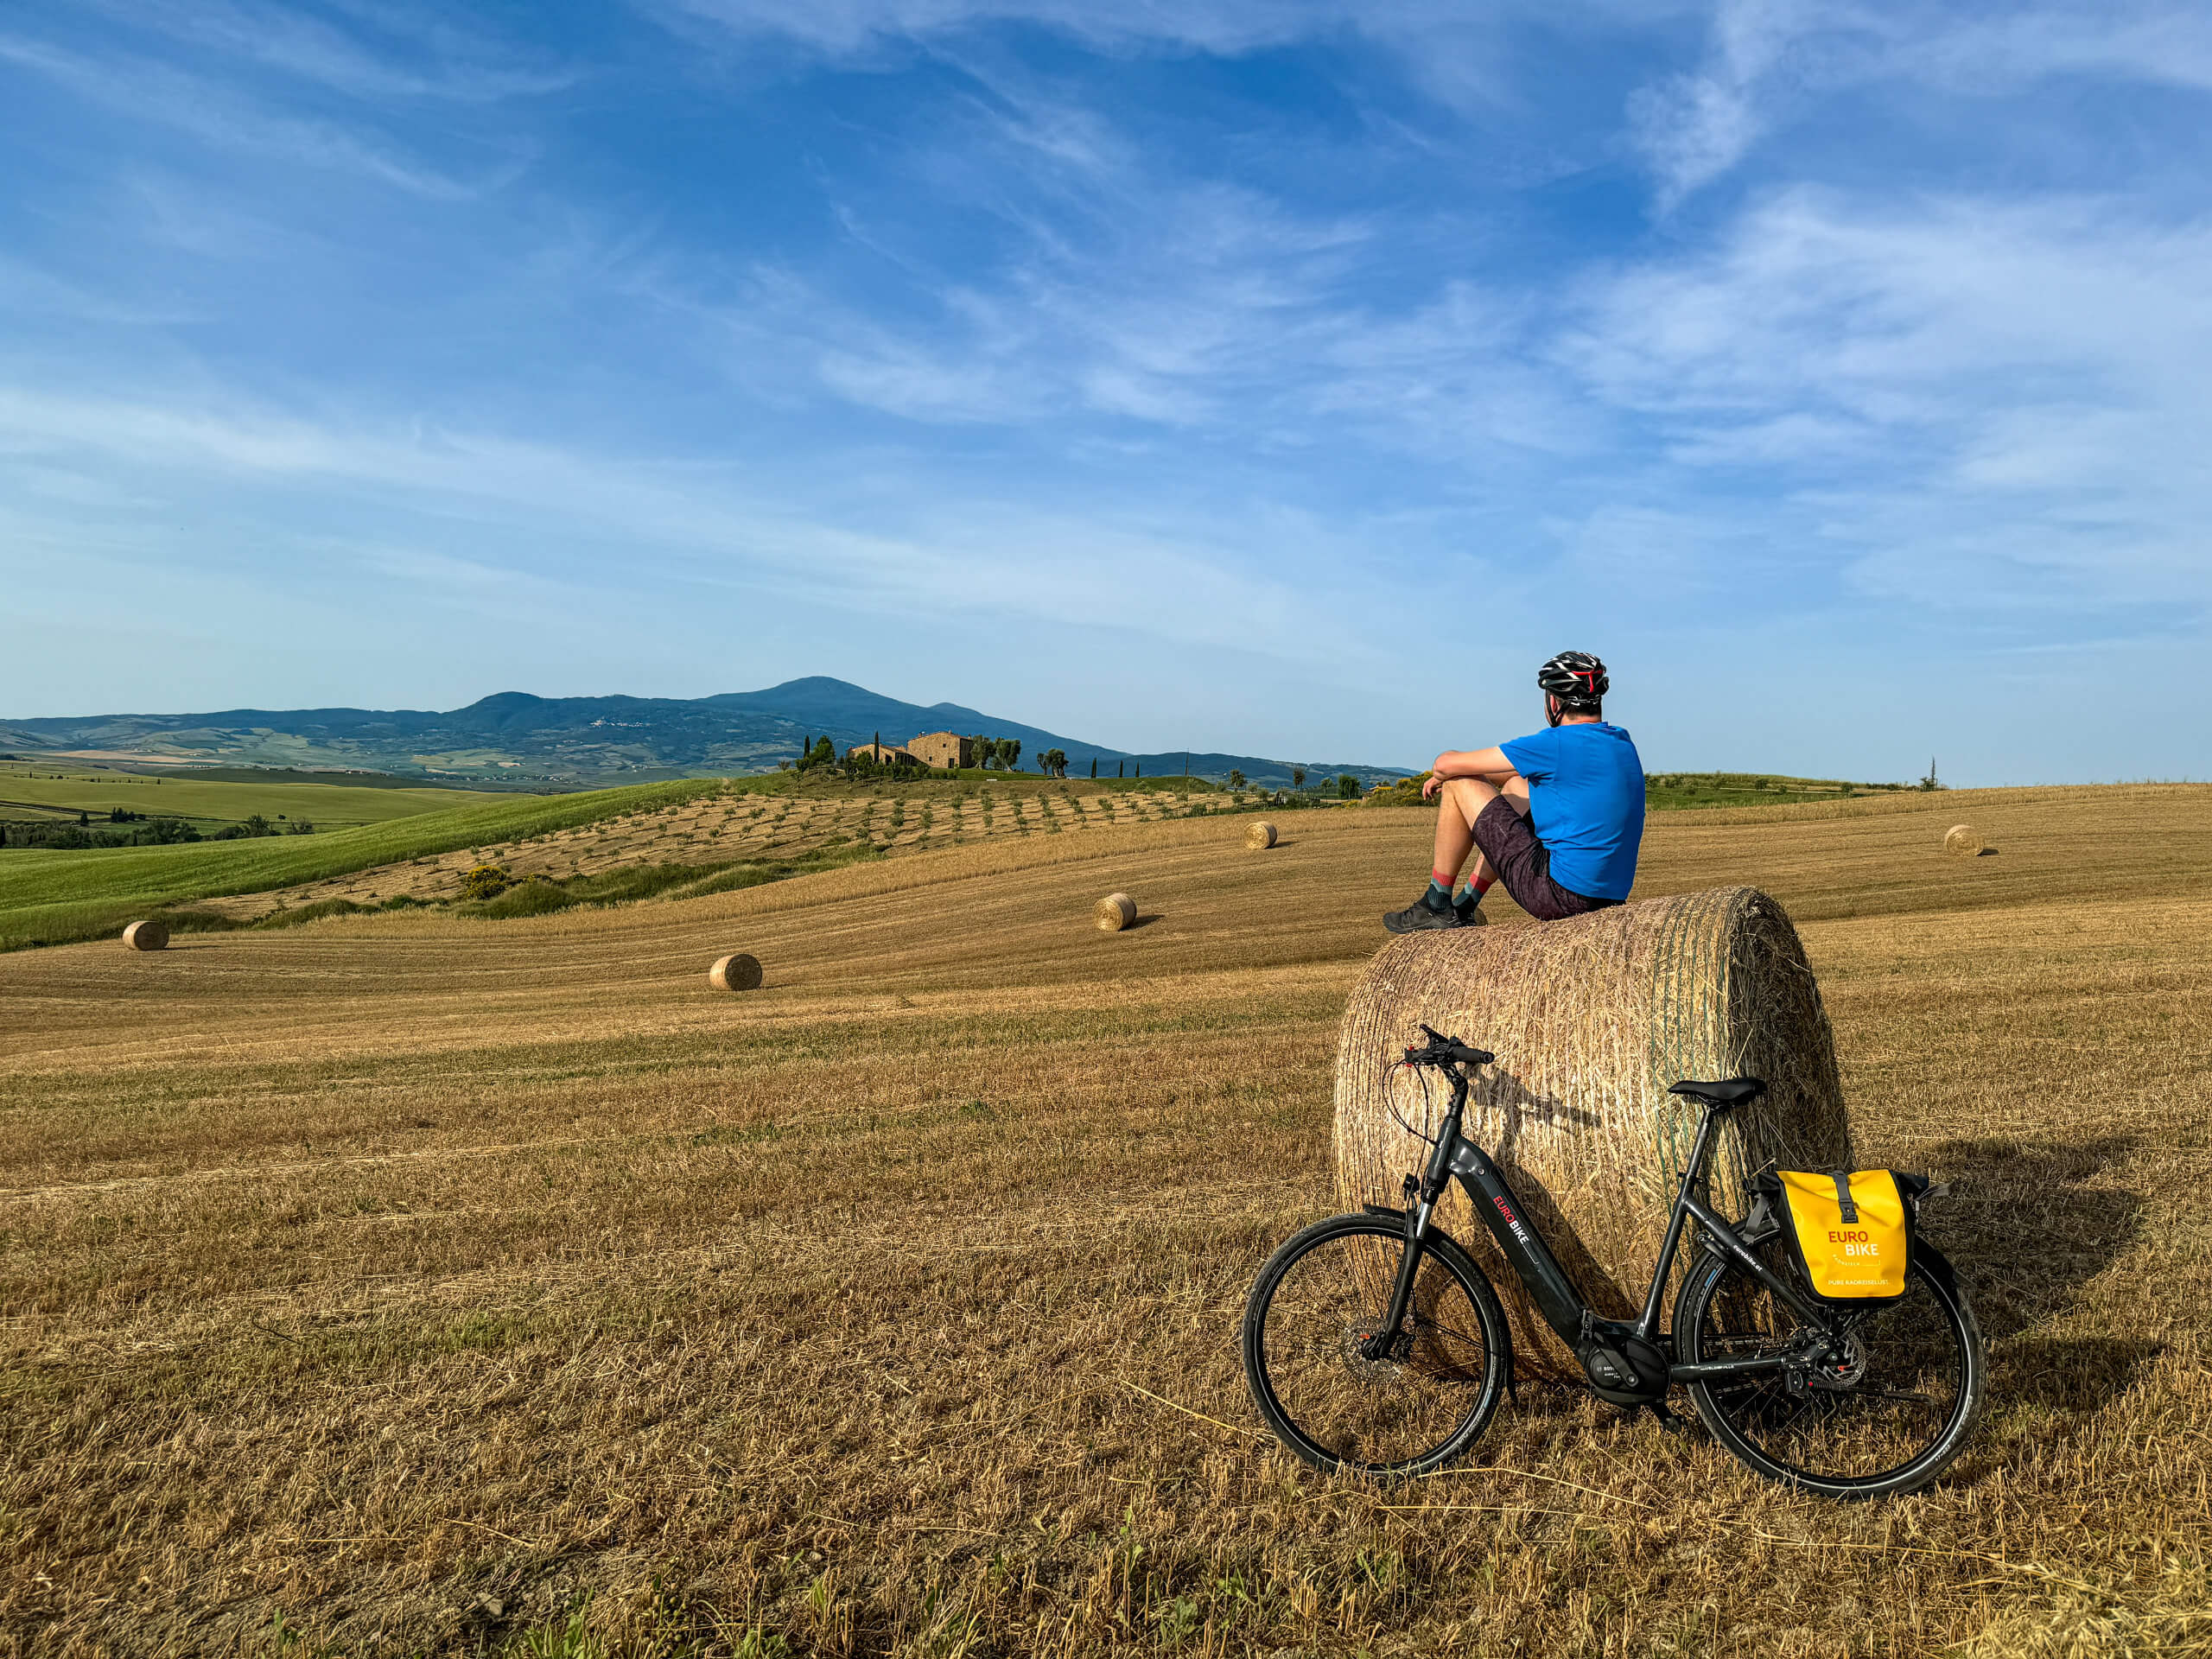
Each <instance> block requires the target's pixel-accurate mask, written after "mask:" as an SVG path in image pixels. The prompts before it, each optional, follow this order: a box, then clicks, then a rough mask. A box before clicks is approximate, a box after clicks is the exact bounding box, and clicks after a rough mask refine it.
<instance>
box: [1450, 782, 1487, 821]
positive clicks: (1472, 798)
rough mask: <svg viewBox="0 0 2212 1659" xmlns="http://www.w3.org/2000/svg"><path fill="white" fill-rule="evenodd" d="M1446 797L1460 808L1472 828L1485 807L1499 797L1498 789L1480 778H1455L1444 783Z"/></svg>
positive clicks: (1461, 815) (1462, 815)
mask: <svg viewBox="0 0 2212 1659" xmlns="http://www.w3.org/2000/svg"><path fill="white" fill-rule="evenodd" d="M1444 798H1445V799H1446V800H1448V801H1450V802H1451V803H1452V805H1453V806H1455V807H1457V808H1459V816H1460V817H1463V818H1465V820H1466V821H1467V827H1468V828H1469V829H1472V828H1474V823H1475V820H1476V819H1477V818H1478V817H1481V816H1482V813H1483V809H1484V807H1486V806H1488V805H1489V804H1491V802H1492V801H1494V800H1496V799H1497V786H1496V785H1491V784H1487V783H1484V781H1483V780H1482V779H1479V778H1454V779H1452V780H1451V781H1450V782H1449V783H1447V784H1446V785H1444Z"/></svg>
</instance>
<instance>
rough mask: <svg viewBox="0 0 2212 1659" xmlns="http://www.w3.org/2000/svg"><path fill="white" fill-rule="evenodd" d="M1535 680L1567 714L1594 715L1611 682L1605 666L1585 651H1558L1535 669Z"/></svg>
mask: <svg viewBox="0 0 2212 1659" xmlns="http://www.w3.org/2000/svg"><path fill="white" fill-rule="evenodd" d="M1536 683H1537V684H1538V685H1540V686H1541V687H1543V689H1544V690H1546V691H1548V692H1549V693H1550V694H1551V695H1552V696H1555V697H1557V698H1558V699H1559V706H1560V708H1561V709H1564V710H1565V711H1566V712H1567V713H1568V714H1570V715H1587V714H1594V713H1596V712H1597V710H1598V706H1599V702H1600V700H1601V699H1603V697H1604V696H1605V691H1606V689H1607V688H1608V687H1610V686H1611V684H1612V681H1611V678H1610V677H1607V675H1606V673H1605V664H1603V663H1601V662H1599V660H1598V659H1597V658H1595V657H1592V655H1591V654H1590V653H1589V652H1586V651H1562V652H1560V654H1559V655H1558V656H1556V657H1554V658H1552V659H1551V661H1549V662H1548V663H1546V664H1544V665H1543V666H1542V667H1541V668H1540V669H1538V670H1537V671H1536Z"/></svg>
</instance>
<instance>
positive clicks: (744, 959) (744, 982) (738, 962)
mask: <svg viewBox="0 0 2212 1659" xmlns="http://www.w3.org/2000/svg"><path fill="white" fill-rule="evenodd" d="M707 983H708V984H709V985H711V986H713V987H714V988H715V989H716V990H718V991H757V990H759V989H760V957H750V956H747V955H746V953H745V952H744V951H742V950H740V951H738V952H737V953H736V954H735V955H734V956H728V957H723V958H722V959H721V961H720V962H717V963H715V965H714V966H713V967H711V968H709V969H707Z"/></svg>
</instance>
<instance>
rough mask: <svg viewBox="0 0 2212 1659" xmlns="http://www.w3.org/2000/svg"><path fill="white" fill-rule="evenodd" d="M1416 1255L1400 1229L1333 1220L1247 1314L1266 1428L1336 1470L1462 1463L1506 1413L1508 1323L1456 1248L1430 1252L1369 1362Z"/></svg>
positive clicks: (1297, 1246)
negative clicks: (1392, 1329) (1409, 1257)
mask: <svg viewBox="0 0 2212 1659" xmlns="http://www.w3.org/2000/svg"><path fill="white" fill-rule="evenodd" d="M1405 1250H1406V1238H1405V1229H1404V1226H1403V1224H1402V1223H1400V1222H1397V1221H1394V1220H1392V1219H1390V1218H1389V1217H1382V1216H1365V1215H1359V1216H1332V1217H1329V1218H1328V1219H1327V1220H1326V1221H1319V1222H1316V1223H1314V1224H1313V1225H1312V1226H1311V1227H1308V1228H1306V1230H1304V1231H1302V1232H1300V1233H1299V1234H1297V1235H1296V1236H1294V1237H1292V1238H1291V1239H1289V1240H1288V1241H1287V1242H1286V1243H1284V1245H1283V1246H1282V1248H1281V1249H1279V1250H1277V1251H1276V1252H1275V1253H1274V1255H1272V1256H1270V1257H1269V1258H1268V1264H1267V1266H1265V1267H1264V1268H1261V1269H1260V1276H1259V1278H1258V1280H1257V1281H1255V1283H1254V1284H1253V1286H1252V1294H1251V1297H1250V1299H1249V1301H1248V1302H1247V1303H1246V1305H1245V1309H1244V1375H1245V1377H1246V1379H1247V1380H1248V1381H1249V1383H1251V1386H1252V1397H1253V1399H1254V1401H1255V1402H1256V1403H1257V1404H1258V1406H1259V1408H1260V1414H1261V1415H1262V1417H1264V1418H1266V1419H1267V1421H1268V1427H1270V1428H1272V1429H1274V1432H1275V1433H1277V1434H1278V1435H1279V1436H1281V1439H1282V1442H1283V1444H1284V1445H1286V1446H1288V1447H1290V1449H1291V1450H1292V1451H1294V1452H1297V1453H1298V1455H1299V1456H1300V1457H1301V1458H1304V1459H1306V1461H1307V1462H1308V1463H1311V1464H1313V1465H1316V1466H1318V1467H1320V1468H1324V1469H1338V1468H1349V1469H1357V1470H1360V1471H1363V1472H1366V1473H1369V1474H1376V1475H1416V1474H1424V1473H1426V1472H1427V1471H1429V1470H1432V1469H1435V1468H1438V1467H1440V1466H1441V1465H1444V1464H1446V1463H1447V1462H1449V1461H1450V1460H1451V1459H1453V1458H1455V1457H1457V1456H1459V1454H1460V1453H1461V1452H1464V1451H1465V1449H1466V1448H1467V1447H1468V1446H1470V1445H1471V1444H1473V1442H1474V1440H1475V1437H1476V1436H1478V1434H1480V1433H1482V1432H1483V1429H1484V1427H1486V1426H1487V1425H1488V1423H1489V1422H1490V1420H1491V1414H1492V1413H1493V1412H1495V1411H1496V1410H1497V1399H1498V1395H1499V1394H1500V1393H1501V1392H1503V1389H1504V1387H1505V1378H1506V1373H1507V1370H1508V1368H1509V1367H1510V1363H1511V1349H1510V1346H1509V1342H1510V1338H1508V1337H1507V1334H1506V1329H1505V1313H1504V1310H1503V1308H1501V1307H1500V1306H1498V1301H1497V1292H1495V1291H1494V1290H1492V1289H1491V1285H1490V1281H1489V1280H1488V1279H1486V1278H1484V1276H1483V1273H1482V1269H1481V1268H1478V1267H1477V1266H1476V1265H1475V1264H1474V1262H1472V1261H1471V1260H1470V1259H1469V1258H1468V1256H1467V1254H1466V1252H1465V1251H1464V1250H1462V1249H1460V1248H1459V1246H1458V1245H1457V1244H1455V1243H1452V1240H1451V1239H1449V1238H1447V1237H1446V1236H1444V1235H1442V1234H1440V1233H1432V1234H1431V1235H1430V1236H1429V1238H1428V1241H1427V1243H1425V1244H1424V1245H1423V1246H1422V1256H1421V1269H1420V1272H1419V1274H1418V1275H1417V1276H1416V1278H1415V1279H1414V1294H1413V1300H1412V1304H1411V1306H1410V1307H1409V1308H1408V1312H1407V1315H1406V1319H1405V1322H1404V1324H1403V1325H1401V1326H1400V1327H1399V1330H1398V1332H1397V1335H1396V1337H1395V1339H1394V1340H1393V1341H1392V1342H1390V1343H1389V1344H1387V1345H1386V1346H1385V1347H1384V1349H1383V1352H1382V1353H1381V1354H1379V1355H1376V1356H1375V1357H1370V1351H1371V1350H1372V1348H1373V1347H1374V1344H1373V1342H1372V1338H1373V1335H1374V1333H1375V1332H1376V1330H1377V1328H1378V1327H1379V1325H1381V1322H1382V1319H1383V1314H1384V1313H1387V1312H1388V1311H1389V1301H1390V1291H1391V1287H1392V1286H1393V1285H1394V1284H1395V1281H1396V1277H1397V1272H1398V1264H1399V1262H1401V1261H1402V1259H1403V1257H1404V1255H1405Z"/></svg>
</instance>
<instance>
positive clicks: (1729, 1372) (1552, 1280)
mask: <svg viewBox="0 0 2212 1659" xmlns="http://www.w3.org/2000/svg"><path fill="white" fill-rule="evenodd" d="M1446 1075H1448V1076H1449V1077H1450V1078H1451V1081H1452V1104H1451V1106H1450V1108H1449V1109H1447V1110H1446V1113H1445V1117H1444V1128H1443V1131H1442V1133H1441V1134H1440V1135H1438V1136H1437V1137H1436V1141H1435V1144H1434V1146H1433V1149H1432V1150H1431V1152H1430V1154H1429V1159H1428V1166H1427V1169H1426V1170H1425V1171H1424V1172H1423V1173H1422V1175H1421V1185H1420V1191H1419V1195H1418V1196H1419V1198H1420V1203H1419V1204H1418V1205H1416V1206H1415V1207H1414V1209H1412V1210H1411V1211H1408V1212H1406V1217H1405V1221H1406V1245H1407V1249H1406V1252H1405V1255H1403V1256H1402V1258H1401V1259H1400V1262H1399V1264H1398V1276H1397V1281H1396V1282H1395V1284H1394V1285H1393V1286H1392V1287H1391V1292H1390V1306H1389V1310H1388V1314H1387V1317H1386V1318H1385V1319H1384V1320H1383V1325H1382V1328H1381V1330H1380V1331H1378V1332H1376V1334H1375V1336H1374V1337H1373V1338H1370V1343H1371V1344H1372V1345H1373V1346H1374V1347H1375V1349H1376V1352H1375V1354H1374V1355H1373V1356H1371V1357H1378V1358H1379V1357H1382V1354H1383V1350H1384V1349H1385V1348H1386V1347H1387V1345H1388V1344H1389V1343H1390V1342H1391V1341H1393V1340H1394V1339H1395V1334H1396V1332H1397V1330H1398V1327H1399V1325H1401V1324H1402V1323H1403V1321H1404V1319H1405V1317H1406V1310H1407V1308H1408V1306H1410V1305H1411V1302H1412V1300H1413V1288H1414V1277H1415V1275H1416V1274H1418V1273H1419V1271H1420V1268H1421V1255H1422V1253H1423V1248H1424V1246H1425V1245H1426V1243H1427V1239H1428V1234H1429V1228H1430V1223H1431V1221H1432V1220H1433V1217H1434V1215H1435V1211H1436V1200H1437V1199H1438V1198H1439V1197H1440V1196H1441V1195H1442V1193H1443V1191H1444V1184H1445V1182H1446V1180H1447V1179H1451V1178H1452V1177H1454V1176H1456V1177H1458V1179H1459V1185H1460V1186H1461V1187H1462V1189H1464V1190H1465V1192H1466V1194H1467V1198H1468V1199H1469V1201H1470V1202H1471V1204H1472V1205H1474V1209H1475V1213H1476V1214H1477V1215H1478V1216H1480V1217H1482V1218H1483V1221H1484V1224H1486V1225H1487V1226H1488V1227H1489V1228H1490V1230H1491V1236H1492V1237H1494V1238H1496V1239H1497V1247H1498V1249H1500V1250H1502V1251H1503V1252H1504V1254H1505V1259H1506V1261H1507V1262H1510V1263H1511V1264H1512V1267H1513V1270H1514V1272H1515V1273H1516V1274H1519V1275H1520V1278H1521V1282H1522V1284H1523V1285H1525V1286H1527V1287H1528V1290H1529V1298H1530V1300H1533V1301H1534V1302H1535V1305H1536V1311H1537V1312H1538V1313H1541V1315H1542V1316H1543V1319H1544V1323H1545V1324H1546V1325H1549V1326H1551V1328H1552V1329H1553V1330H1554V1331H1555V1332H1558V1333H1559V1336H1560V1340H1561V1341H1563V1342H1564V1343H1566V1344H1567V1346H1568V1347H1569V1348H1573V1347H1575V1346H1576V1345H1577V1344H1579V1343H1580V1342H1581V1341H1582V1339H1583V1338H1584V1337H1585V1335H1586V1333H1587V1332H1590V1331H1591V1330H1592V1329H1593V1328H1596V1329H1601V1330H1611V1331H1617V1332H1625V1333H1627V1334H1629V1335H1630V1336H1634V1337H1636V1338H1639V1339H1640V1340H1642V1341H1643V1342H1646V1343H1649V1344H1652V1345H1653V1346H1654V1347H1656V1348H1658V1349H1660V1351H1662V1352H1667V1351H1668V1348H1667V1345H1666V1344H1665V1342H1664V1339H1663V1338H1662V1336H1661V1333H1660V1330H1659V1306H1660V1303H1661V1301H1662V1300H1663V1299H1664V1297H1665V1295H1666V1293H1667V1280H1668V1277H1669V1274H1671V1273H1672V1272H1673V1270H1674V1265H1675V1254H1676V1252H1677V1251H1678V1250H1679V1249H1681V1242H1682V1232H1683V1229H1684V1227H1685V1226H1686V1225H1687V1224H1688V1221H1689V1219H1690V1218H1691V1217H1695V1218H1696V1220H1697V1222H1698V1224H1699V1225H1700V1226H1701V1227H1703V1228H1704V1229H1705V1231H1706V1235H1707V1237H1708V1238H1710V1239H1711V1240H1712V1242H1713V1244H1715V1245H1716V1246H1718V1247H1719V1249H1720V1250H1721V1252H1722V1253H1723V1254H1725V1255H1727V1256H1728V1257H1729V1258H1730V1259H1731V1260H1732V1261H1733V1262H1736V1263H1737V1265H1738V1266H1739V1267H1741V1268H1743V1269H1744V1270H1745V1272H1746V1273H1749V1274H1751V1275H1752V1276H1753V1277H1754V1278H1756V1279H1758V1281H1759V1282H1760V1283H1761V1284H1763V1285H1764V1286H1765V1287H1767V1288H1768V1289H1769V1290H1770V1291H1771V1292H1773V1293H1774V1294H1775V1295H1776V1297H1777V1298H1778V1299H1779V1300H1781V1301H1782V1302H1783V1304H1785V1305H1786V1306H1789V1307H1790V1308H1791V1309H1793V1310H1794V1311H1795V1312H1796V1313H1797V1314H1798V1315H1799V1317H1801V1318H1802V1319H1805V1320H1806V1321H1807V1322H1808V1324H1809V1325H1811V1326H1812V1327H1814V1328H1815V1329H1816V1330H1820V1331H1823V1332H1827V1331H1829V1330H1832V1329H1833V1327H1834V1314H1833V1313H1831V1312H1830V1311H1829V1310H1828V1309H1827V1308H1824V1307H1822V1306H1821V1305H1820V1304H1819V1303H1817V1302H1815V1301H1814V1300H1812V1298H1811V1297H1809V1296H1808V1295H1807V1294H1805V1293H1804V1292H1803V1291H1802V1290H1800V1289H1799V1288H1798V1287H1796V1286H1795V1285H1792V1284H1791V1283H1789V1281H1788V1280H1786V1279H1784V1278H1783V1277H1781V1276H1780V1275H1779V1274H1776V1273H1774V1272H1772V1271H1771V1270H1770V1268H1768V1267H1767V1265H1766V1264H1765V1263H1764V1262H1761V1261H1760V1260H1759V1259H1758V1255H1756V1254H1755V1253H1754V1252H1753V1251H1752V1249H1751V1246H1750V1244H1748V1243H1746V1242H1745V1239H1744V1237H1743V1236H1742V1235H1741V1234H1740V1233H1738V1231H1737V1230H1735V1229H1734V1228H1733V1227H1732V1226H1730V1225H1729V1224H1728V1223H1727V1222H1726V1221H1725V1220H1723V1219H1722V1218H1721V1217H1719V1215H1718V1214H1716V1213H1715V1212H1714V1211H1713V1208H1712V1206H1711V1205H1708V1204H1707V1203H1705V1202H1704V1201H1703V1200H1702V1199H1701V1198H1699V1197H1698V1196H1697V1189H1698V1187H1699V1185H1700V1181H1701V1179H1702V1178H1703V1176H1704V1173H1705V1165H1706V1160H1707V1159H1708V1158H1709V1157H1710V1156H1711V1155H1712V1152H1713V1139H1714V1137H1715V1135H1716V1134H1717V1133H1718V1130H1719V1118H1720V1114H1719V1112H1718V1111H1716V1110H1715V1109H1713V1108H1712V1107H1709V1106H1708V1107H1707V1109H1706V1113H1705V1121H1704V1122H1702V1123H1701V1124H1700V1125H1699V1127H1698V1135H1697V1145H1696V1147H1695V1148H1694V1150H1693V1151H1692V1152H1691V1154H1690V1160H1689V1164H1688V1167H1687V1168H1685V1169H1684V1170H1683V1171H1682V1180H1681V1186H1680V1188H1679V1189H1677V1191H1676V1192H1675V1205H1674V1208H1673V1210H1672V1211H1669V1215H1668V1217H1667V1236H1666V1239H1665V1241H1664V1242H1663V1243H1662V1244H1661V1245H1660V1247H1659V1261H1658V1263H1657V1265H1656V1267H1655V1268H1653V1269H1652V1274H1651V1285H1650V1288H1649V1290H1648V1291H1646V1292H1645V1294H1644V1298H1643V1313H1642V1314H1641V1315H1640V1316H1639V1317H1638V1318H1637V1320H1636V1321H1635V1322H1634V1323H1633V1324H1631V1325H1619V1324H1617V1323H1616V1322H1615V1321H1612V1320H1610V1319H1600V1318H1599V1317H1598V1315H1597V1313H1596V1310H1594V1309H1593V1308H1592V1307H1591V1306H1590V1305H1589V1303H1587V1302H1586V1301H1585V1300H1583V1298H1582V1296H1581V1294H1580V1292H1579V1291H1577V1290H1576V1289H1575V1287H1574V1281H1573V1280H1571V1279H1569V1278H1568V1277H1567V1273H1566V1270H1565V1269H1564V1268H1561V1267H1560V1264H1559V1261H1558V1258H1557V1257H1555V1256H1554V1255H1552V1253H1551V1250H1550V1248H1549V1247H1548V1246H1547V1245H1546V1244H1545V1243H1544V1241H1543V1238H1542V1237H1541V1235H1539V1234H1538V1233H1537V1231H1536V1230H1535V1228H1534V1227H1532V1226H1530V1225H1529V1224H1528V1223H1527V1222H1526V1221H1524V1220H1523V1219H1522V1213H1521V1205H1520V1201H1519V1199H1518V1198H1516V1197H1515V1196H1514V1192H1513V1188H1512V1186H1511V1185H1510V1183H1509V1182H1508V1181H1507V1180H1506V1179H1505V1174H1504V1172H1503V1170H1501V1169H1499V1168H1498V1166H1497V1164H1496V1163H1495V1162H1494V1161H1492V1160H1491V1155H1490V1154H1488V1153H1487V1152H1485V1151H1484V1150H1483V1149H1482V1147H1478V1146H1477V1145H1476V1144H1475V1143H1474V1142H1473V1141H1470V1140H1468V1139H1467V1138H1466V1137H1465V1135H1461V1134H1460V1132H1459V1124H1460V1121H1461V1119H1462V1118H1463V1117H1464V1116H1465V1113H1466V1107H1467V1077H1466V1074H1465V1072H1464V1071H1461V1070H1460V1069H1459V1068H1458V1067H1457V1066H1449V1067H1446ZM1785 1363H1787V1362H1786V1360H1785V1359H1784V1357H1783V1356H1782V1355H1780V1354H1758V1355H1747V1356H1745V1357H1741V1358H1737V1359H1726V1360H1712V1361H1708V1362H1706V1363H1701V1364H1696V1365H1683V1364H1675V1363H1669V1366H1668V1368H1667V1380H1668V1382H1669V1383H1693V1382H1696V1381H1698V1380H1700V1379H1701V1378H1713V1377H1722V1376H1742V1375H1745V1373H1748V1372H1752V1371H1767V1370H1779V1369H1781V1367H1782V1366H1783V1364H1785Z"/></svg>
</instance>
